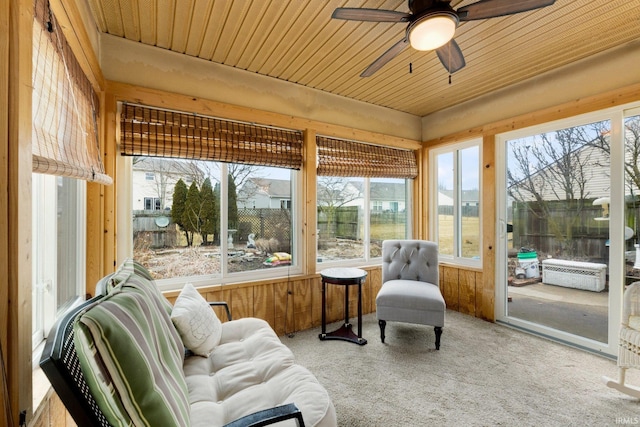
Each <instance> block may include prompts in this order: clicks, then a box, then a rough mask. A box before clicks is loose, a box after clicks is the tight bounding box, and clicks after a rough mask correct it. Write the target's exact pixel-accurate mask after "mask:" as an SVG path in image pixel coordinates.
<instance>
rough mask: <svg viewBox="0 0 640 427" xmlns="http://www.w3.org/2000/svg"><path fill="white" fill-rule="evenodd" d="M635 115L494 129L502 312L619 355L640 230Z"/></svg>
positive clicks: (516, 321)
mask: <svg viewBox="0 0 640 427" xmlns="http://www.w3.org/2000/svg"><path fill="white" fill-rule="evenodd" d="M638 123H639V116H638V115H637V114H633V111H630V110H628V111H627V112H626V113H625V111H623V110H622V109H619V110H618V111H616V110H611V111H606V112H601V113H599V114H592V115H589V116H582V117H577V118H574V119H570V120H565V121H562V122H557V123H552V124H547V125H544V126H540V127H536V128H530V129H524V130H521V131H518V132H511V133H508V134H503V135H500V136H499V137H498V138H497V142H496V143H497V145H498V146H497V152H499V153H500V156H501V158H500V159H498V160H499V161H498V164H499V165H500V168H499V184H500V188H501V190H500V191H499V193H498V194H499V203H498V204H499V209H498V218H499V224H498V225H499V226H498V229H499V242H500V245H499V264H500V265H499V268H498V270H497V271H498V277H497V279H498V286H497V302H498V303H497V313H496V317H497V319H498V321H501V322H505V323H509V324H511V325H514V326H516V327H520V328H524V329H527V330H530V331H533V332H536V333H539V334H542V335H546V336H549V337H552V338H555V339H559V340H562V341H566V342H569V343H572V344H574V345H578V346H581V347H586V348H589V349H592V350H594V351H599V352H603V353H606V354H610V355H615V354H617V348H616V343H615V342H614V341H616V340H617V326H618V325H619V313H620V304H621V295H622V291H623V290H624V286H625V283H626V282H628V281H629V280H632V279H629V278H628V277H629V275H630V274H634V272H635V271H636V270H634V268H633V265H634V261H635V246H634V245H635V244H637V242H638V234H639V232H640V229H639V228H640V227H639V226H638V224H637V222H638V218H640V212H639V211H638V208H640V203H639V200H640V198H638V184H639V183H640V172H639V171H640V169H639V166H640V164H638V159H640V155H639V154H640V139H639V136H640V132H639V129H640V126H638ZM639 256H640V254H639ZM638 267H639V268H640V258H639V259H638ZM638 271H640V270H638ZM637 275H638V280H640V273H638V274H637Z"/></svg>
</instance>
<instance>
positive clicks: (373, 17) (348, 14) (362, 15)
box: [331, 7, 411, 22]
mask: <svg viewBox="0 0 640 427" xmlns="http://www.w3.org/2000/svg"><path fill="white" fill-rule="evenodd" d="M410 16H411V15H410V14H408V13H404V12H397V11H395V10H380V9H366V8H364V9H361V8H355V7H339V8H337V9H336V10H334V11H333V14H332V15H331V17H332V18H334V19H346V20H349V21H367V22H409V17H410Z"/></svg>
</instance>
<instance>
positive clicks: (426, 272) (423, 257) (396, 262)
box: [382, 240, 438, 286]
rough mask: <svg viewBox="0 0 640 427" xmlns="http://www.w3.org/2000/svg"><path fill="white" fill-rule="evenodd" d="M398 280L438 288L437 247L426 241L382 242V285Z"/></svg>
mask: <svg viewBox="0 0 640 427" xmlns="http://www.w3.org/2000/svg"><path fill="white" fill-rule="evenodd" d="M398 279H401V280H417V281H420V282H427V283H432V284H434V285H436V286H438V245H437V244H435V243H434V242H429V241H426V240H385V241H384V242H382V283H385V282H386V281H388V280H398Z"/></svg>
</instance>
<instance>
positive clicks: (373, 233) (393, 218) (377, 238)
mask: <svg viewBox="0 0 640 427" xmlns="http://www.w3.org/2000/svg"><path fill="white" fill-rule="evenodd" d="M410 182H411V181H410V180H406V179H398V178H347V177H330V176H322V177H318V186H317V187H318V188H317V202H318V226H317V228H318V261H319V262H332V261H344V260H354V259H359V260H363V259H364V260H368V259H370V258H376V257H379V256H381V254H382V252H381V250H382V241H383V240H385V239H405V238H407V237H408V236H410V227H409V223H410V221H409V218H410V217H409V212H410V209H406V207H407V202H408V200H409V199H408V198H407V191H408V189H409V188H410ZM383 200H384V201H383ZM385 203H386V204H387V209H386V210H385V209H384V206H385ZM366 206H370V208H369V209H366V208H365V207H366ZM398 206H402V212H399V211H398ZM394 207H395V210H394Z"/></svg>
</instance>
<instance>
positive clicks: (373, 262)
mask: <svg viewBox="0 0 640 427" xmlns="http://www.w3.org/2000/svg"><path fill="white" fill-rule="evenodd" d="M413 181H414V180H413V179H406V180H405V183H406V185H405V211H406V213H407V224H406V236H405V238H406V239H410V238H411V236H413V228H412V224H413ZM363 188H364V190H363V191H364V192H365V194H364V201H363V206H364V208H363V215H364V218H363V221H364V235H365V236H369V234H370V228H371V211H372V210H373V207H372V206H371V194H370V193H371V191H370V189H371V178H364V186H363ZM316 225H317V224H316ZM370 242H371V240H370V239H369V238H367V239H366V240H365V242H364V243H363V245H362V246H363V251H364V257H360V258H350V259H336V260H329V261H323V262H319V263H317V264H316V270H317V271H321V270H324V269H325V268H333V267H373V266H379V265H380V262H381V260H382V256H379V257H371V256H369V254H370V250H371V244H370ZM317 248H318V245H317V243H316V251H317Z"/></svg>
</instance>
